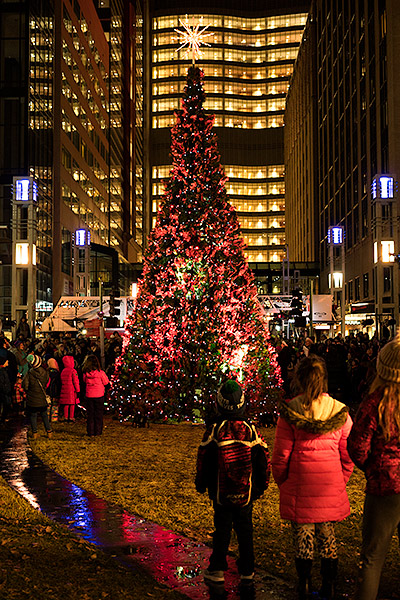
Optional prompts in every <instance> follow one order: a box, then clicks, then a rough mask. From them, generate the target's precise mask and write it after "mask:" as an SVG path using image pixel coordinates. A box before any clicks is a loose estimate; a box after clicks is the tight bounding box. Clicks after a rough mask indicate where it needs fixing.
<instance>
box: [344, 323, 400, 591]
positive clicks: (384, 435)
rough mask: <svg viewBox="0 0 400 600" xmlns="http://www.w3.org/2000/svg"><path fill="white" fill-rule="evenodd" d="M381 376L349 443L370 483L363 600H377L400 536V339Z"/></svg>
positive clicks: (385, 354)
mask: <svg viewBox="0 0 400 600" xmlns="http://www.w3.org/2000/svg"><path fill="white" fill-rule="evenodd" d="M376 371H377V375H376V378H375V380H374V381H373V383H372V385H371V388H370V390H369V394H368V396H367V397H366V398H365V400H363V402H362V403H361V405H360V408H359V410H358V413H357V415H356V418H355V422H354V425H353V429H352V431H351V433H350V436H349V439H348V450H349V454H350V456H351V458H352V459H353V461H354V462H355V464H356V465H357V466H358V467H359V468H360V469H362V470H363V471H364V474H365V477H366V480H367V487H366V496H365V503H364V515H363V529H362V547H361V571H360V576H359V581H358V587H357V592H356V598H357V600H375V599H376V597H377V594H378V589H379V582H380V577H381V572H382V567H383V563H384V560H385V557H386V554H387V552H388V549H389V545H390V542H391V539H392V536H393V533H394V531H395V529H396V528H397V529H398V531H399V533H400V335H399V334H398V335H397V336H396V338H395V339H394V340H392V341H391V342H388V343H387V344H386V345H385V346H384V347H383V348H382V350H381V351H380V352H379V354H378V359H377V364H376Z"/></svg>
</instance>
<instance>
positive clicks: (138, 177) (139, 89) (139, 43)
mask: <svg viewBox="0 0 400 600" xmlns="http://www.w3.org/2000/svg"><path fill="white" fill-rule="evenodd" d="M135 34H136V35H135V45H134V47H135V73H134V77H135V123H134V131H135V149H136V151H135V167H134V168H135V180H134V188H135V201H134V204H135V206H134V214H135V239H136V242H137V244H138V245H139V246H140V248H143V246H144V230H143V217H144V205H143V202H144V168H143V160H144V147H143V128H144V113H143V86H144V80H143V14H142V8H141V4H140V2H139V1H138V0H137V1H136V9H135ZM139 259H140V256H139Z"/></svg>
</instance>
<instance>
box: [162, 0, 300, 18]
mask: <svg viewBox="0 0 400 600" xmlns="http://www.w3.org/2000/svg"><path fill="white" fill-rule="evenodd" d="M310 4H311V1H309V2H307V1H304V0H191V1H190V0H150V10H151V11H160V12H161V11H162V12H163V13H164V14H168V13H169V12H171V11H175V10H177V11H179V12H189V13H193V12H199V13H204V12H205V11H207V10H209V11H210V12H211V13H212V12H213V9H214V10H215V9H217V10H218V12H219V10H221V12H224V13H225V12H226V14H233V12H239V13H240V12H245V13H248V12H249V11H251V12H254V13H255V15H256V14H260V15H261V14H264V15H267V14H268V13H270V12H271V13H274V14H276V13H278V14H279V13H281V14H284V13H285V12H286V11H291V10H293V9H296V10H299V11H301V12H308V11H309V8H310ZM167 11H168V12H167Z"/></svg>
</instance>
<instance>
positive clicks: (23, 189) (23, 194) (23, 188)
mask: <svg viewBox="0 0 400 600" xmlns="http://www.w3.org/2000/svg"><path fill="white" fill-rule="evenodd" d="M14 194H15V196H14V197H15V200H16V201H17V202H28V201H29V200H34V201H35V202H36V199H37V186H36V183H35V181H33V179H32V177H24V178H23V179H17V178H14Z"/></svg>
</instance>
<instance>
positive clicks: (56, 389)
mask: <svg viewBox="0 0 400 600" xmlns="http://www.w3.org/2000/svg"><path fill="white" fill-rule="evenodd" d="M49 377H50V379H49V381H48V384H47V390H46V391H47V393H48V394H49V396H51V398H59V397H60V392H61V377H60V372H59V371H58V369H49Z"/></svg>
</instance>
